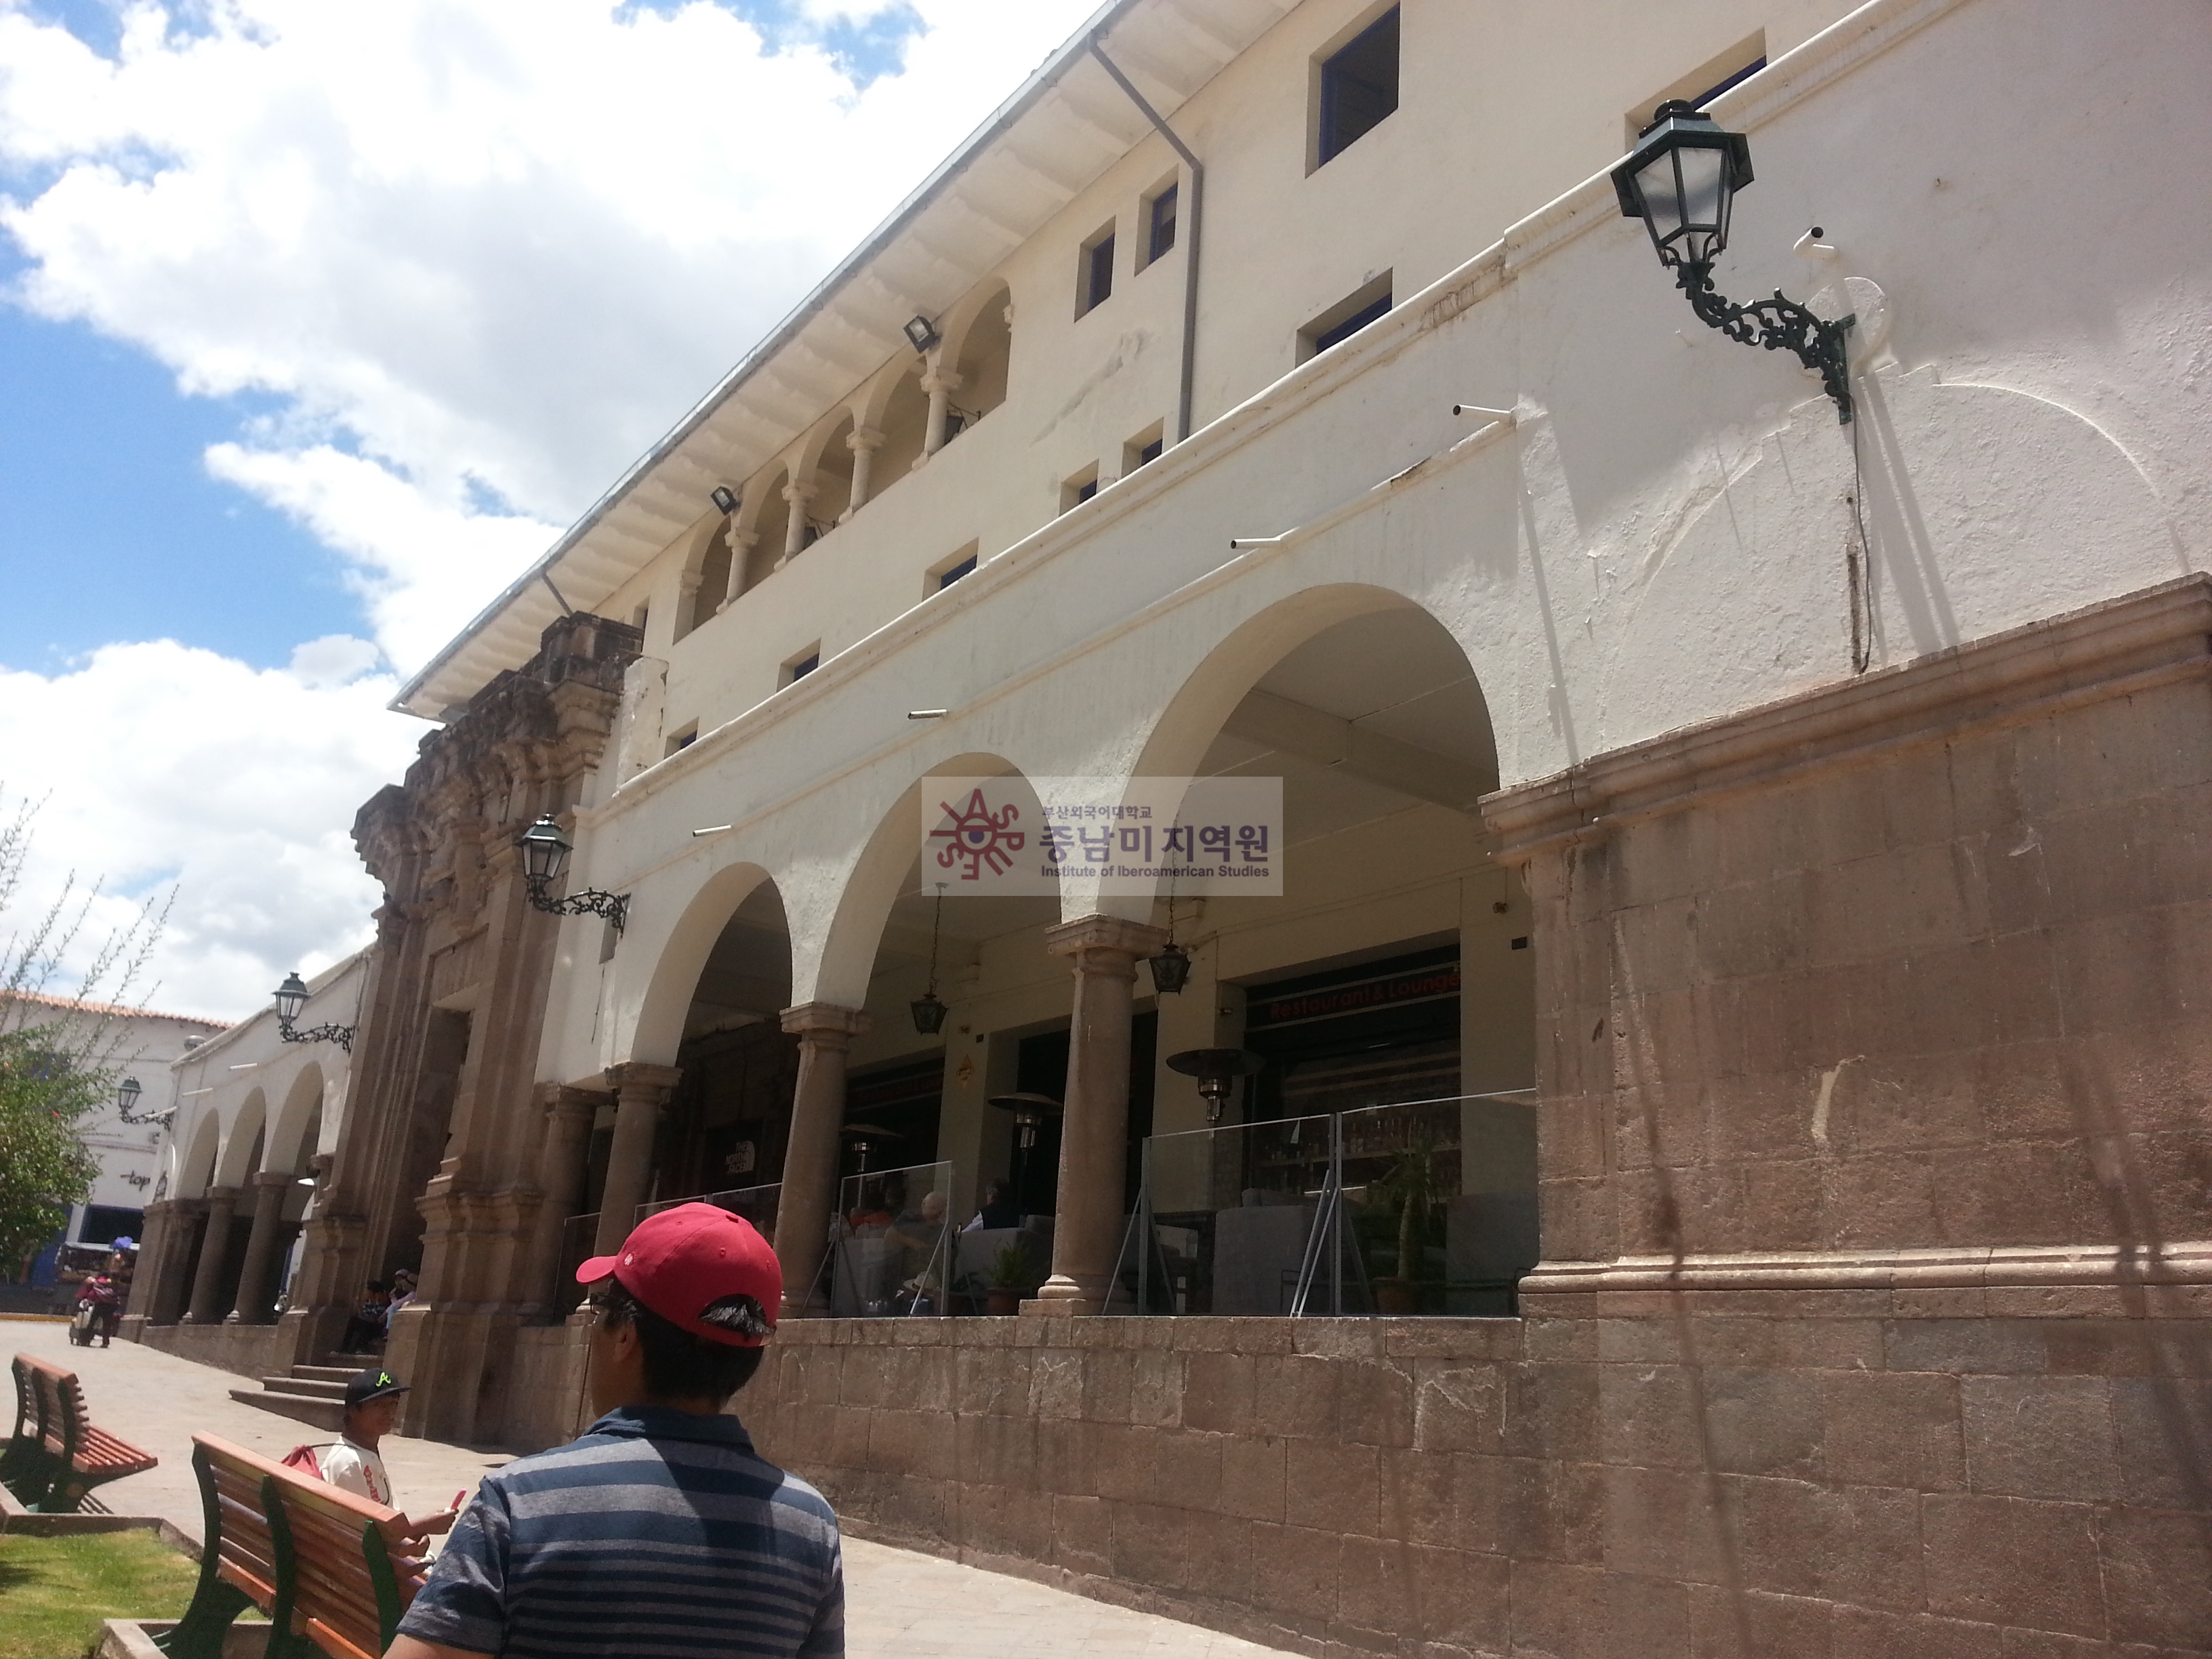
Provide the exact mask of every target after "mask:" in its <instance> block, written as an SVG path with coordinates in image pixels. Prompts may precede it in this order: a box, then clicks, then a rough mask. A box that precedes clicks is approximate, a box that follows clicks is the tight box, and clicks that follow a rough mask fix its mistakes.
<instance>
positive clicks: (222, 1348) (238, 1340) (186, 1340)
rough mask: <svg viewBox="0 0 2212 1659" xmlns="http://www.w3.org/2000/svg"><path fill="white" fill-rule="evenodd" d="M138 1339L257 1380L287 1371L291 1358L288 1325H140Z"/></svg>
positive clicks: (290, 1335) (292, 1343)
mask: <svg viewBox="0 0 2212 1659" xmlns="http://www.w3.org/2000/svg"><path fill="white" fill-rule="evenodd" d="M136 1340H138V1341H140V1342H143V1343H144V1344H145V1345H146V1346H148V1347H149V1348H159V1349H160V1350H161V1352H163V1353H173V1354H174V1355H176V1356H177V1358H179V1359H190V1360H193V1361H196V1362H197V1363H198V1364H203V1365H213V1366H215V1367H216V1369H217V1370H226V1371H235V1372H236V1373H237V1374H238V1375H239V1376H250V1377H252V1379H253V1380H254V1381H255V1382H257V1383H258V1382H259V1381H260V1380H261V1379H262V1378H263V1377H264V1376H285V1375H286V1374H288V1373H289V1371H290V1370H291V1369H292V1367H293V1365H294V1364H295V1358H294V1354H295V1347H294V1340H295V1338H294V1328H293V1327H292V1326H291V1325H289V1324H283V1323H278V1324H275V1325H242V1324H241V1325H230V1324H219V1325H143V1326H142V1327H141V1328H139V1330H138V1332H137V1338H136Z"/></svg>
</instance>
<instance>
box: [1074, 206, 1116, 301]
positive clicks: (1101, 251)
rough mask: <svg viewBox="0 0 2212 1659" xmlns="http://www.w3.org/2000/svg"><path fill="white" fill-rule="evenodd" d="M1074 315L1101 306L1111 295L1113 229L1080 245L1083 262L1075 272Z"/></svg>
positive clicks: (1108, 228)
mask: <svg viewBox="0 0 2212 1659" xmlns="http://www.w3.org/2000/svg"><path fill="white" fill-rule="evenodd" d="M1076 285H1077V293H1076V306H1075V314H1076V315H1077V316H1079V317H1080V316H1081V315H1083V313H1085V312H1086V311H1089V310H1091V308H1092V307H1095V306H1099V305H1103V304H1104V303H1105V301H1106V299H1107V296H1108V295H1110V294H1112V293H1113V292H1114V227H1113V226H1111V225H1109V226H1107V227H1106V228H1105V229H1103V230H1102V231H1100V232H1099V233H1098V234H1097V235H1096V236H1094V237H1092V238H1091V240H1089V241H1087V242H1085V244H1084V245H1083V262H1082V264H1081V266H1080V267H1079V269H1078V270H1077V272H1076Z"/></svg>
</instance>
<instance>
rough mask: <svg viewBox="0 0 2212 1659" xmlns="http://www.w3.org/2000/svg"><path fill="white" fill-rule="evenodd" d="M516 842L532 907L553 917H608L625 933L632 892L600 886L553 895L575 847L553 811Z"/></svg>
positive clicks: (525, 888)
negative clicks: (555, 885)
mask: <svg viewBox="0 0 2212 1659" xmlns="http://www.w3.org/2000/svg"><path fill="white" fill-rule="evenodd" d="M514 844H515V845H516V846H517V847H520V848H521V849H522V885H523V889H524V890H525V891H526V892H527V893H528V894H529V896H530V906H531V908H532V909H534V910H543V911H544V912H545V914H546V915H550V916H583V915H592V916H605V918H606V919H607V920H608V921H611V922H612V923H614V925H615V932H617V933H620V932H622V930H623V918H624V917H625V916H627V915H629V894H627V893H603V892H601V891H600V890H599V889H598V888H596V887H586V889H585V890H583V891H582V892H580V893H571V894H569V895H568V897H566V898H557V899H556V898H554V897H552V896H550V891H549V890H550V888H551V887H552V885H553V884H554V883H555V882H556V881H558V880H560V879H561V872H562V871H563V870H565V869H567V868H568V854H570V853H571V852H573V851H574V850H575V849H574V848H572V847H570V846H569V845H568V841H567V839H566V838H565V837H564V836H562V834H561V826H560V825H559V824H557V823H554V821H553V815H552V814H551V813H550V812H548V813H546V814H544V816H543V817H540V818H539V819H538V822H537V823H533V824H532V825H531V826H530V828H528V829H526V830H524V831H523V832H522V834H521V836H520V837H518V838H517V840H516V842H515V843H514Z"/></svg>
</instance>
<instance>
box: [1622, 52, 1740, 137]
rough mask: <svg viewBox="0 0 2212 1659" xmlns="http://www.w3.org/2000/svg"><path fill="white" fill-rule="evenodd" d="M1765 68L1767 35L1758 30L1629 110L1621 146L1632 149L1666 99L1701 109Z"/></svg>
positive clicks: (1624, 120)
mask: <svg viewBox="0 0 2212 1659" xmlns="http://www.w3.org/2000/svg"><path fill="white" fill-rule="evenodd" d="M1765 67H1766V33H1765V30H1761V31H1759V33H1756V34H1753V35H1751V36H1749V37H1747V39H1745V40H1739V41H1737V42H1736V43H1735V45H1734V46H1730V47H1729V49H1728V50H1727V51H1726V52H1722V53H1720V54H1719V55H1718V56H1717V57H1713V58H1707V59H1706V60H1705V62H1704V63H1702V64H1699V65H1698V66H1697V68H1695V69H1693V70H1691V71H1690V72H1689V73H1688V74H1686V75H1683V76H1678V77H1676V79H1675V80H1674V82H1673V84H1671V85H1669V86H1668V87H1666V88H1663V89H1662V90H1660V91H1657V92H1655V93H1653V94H1651V95H1650V97H1649V98H1646V99H1645V100H1644V101H1643V102H1642V103H1640V104H1638V106H1636V107H1635V108H1634V109H1632V110H1630V111H1629V112H1628V113H1627V115H1626V118H1624V119H1623V121H1622V123H1621V127H1622V132H1623V141H1624V143H1626V147H1627V148H1628V149H1635V148H1636V141H1637V139H1638V138H1639V137H1642V136H1643V133H1644V128H1646V127H1648V126H1650V125H1651V118H1652V116H1653V114H1654V113H1655V112H1656V111H1657V109H1658V107H1659V106H1660V105H1662V104H1663V103H1665V102H1666V101H1667V100H1668V99H1670V98H1680V99H1682V100H1685V101H1686V102H1687V103H1690V104H1692V105H1693V106H1696V107H1697V108H1699V109H1703V108H1704V107H1705V106H1706V105H1708V104H1710V103H1711V102H1712V101H1713V100H1714V99H1716V98H1717V97H1719V96H1720V95H1721V94H1723V93H1724V92H1726V91H1728V90H1729V88H1731V87H1734V86H1735V85H1737V84H1739V83H1740V82H1744V81H1747V80H1749V79H1750V78H1751V77H1752V76H1754V75H1756V74H1758V73H1759V70H1763V69H1765Z"/></svg>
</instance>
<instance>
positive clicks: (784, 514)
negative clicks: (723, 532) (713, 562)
mask: <svg viewBox="0 0 2212 1659" xmlns="http://www.w3.org/2000/svg"><path fill="white" fill-rule="evenodd" d="M790 483H791V473H790V471H789V469H788V468H786V467H783V466H775V467H772V468H770V469H769V471H767V472H766V473H764V474H763V475H762V476H761V477H757V478H756V479H754V480H753V481H752V483H750V484H748V485H747V486H746V487H745V500H744V511H743V512H742V513H739V514H738V526H739V528H740V529H742V530H744V531H747V532H750V534H751V536H752V538H753V540H752V544H751V546H750V547H749V548H748V549H747V550H745V579H744V584H743V585H742V586H740V587H739V588H738V592H751V591H752V590H753V589H754V588H755V587H757V586H759V585H760V584H761V583H762V582H763V581H765V580H767V579H768V576H769V572H771V571H773V570H774V569H775V567H776V562H777V561H778V560H780V559H781V558H782V557H783V549H784V543H785V540H786V538H787V535H788V533H789V531H790V526H791V513H792V507H791V503H790V502H788V501H785V500H784V498H783V492H784V490H785V489H786V488H787V486H788V485H789V484H790Z"/></svg>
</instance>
